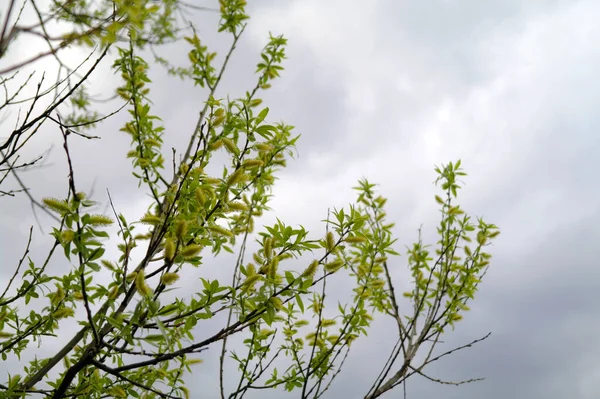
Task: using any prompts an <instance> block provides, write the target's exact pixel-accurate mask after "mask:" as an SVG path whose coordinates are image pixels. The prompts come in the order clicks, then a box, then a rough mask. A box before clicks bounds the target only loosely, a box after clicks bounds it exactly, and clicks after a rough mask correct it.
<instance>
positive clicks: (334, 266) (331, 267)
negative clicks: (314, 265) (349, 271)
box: [324, 259, 344, 272]
mask: <svg viewBox="0 0 600 399" xmlns="http://www.w3.org/2000/svg"><path fill="white" fill-rule="evenodd" d="M343 265H344V261H343V260H341V259H337V260H334V261H333V262H329V263H326V264H325V265H324V267H325V270H326V271H327V272H336V271H337V270H338V269H339V268H340V267H342V266H343Z"/></svg>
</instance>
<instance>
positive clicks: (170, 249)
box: [165, 238, 175, 262]
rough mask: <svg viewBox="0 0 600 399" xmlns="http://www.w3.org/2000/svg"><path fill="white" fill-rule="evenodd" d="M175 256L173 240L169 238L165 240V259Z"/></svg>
mask: <svg viewBox="0 0 600 399" xmlns="http://www.w3.org/2000/svg"><path fill="white" fill-rule="evenodd" d="M174 257H175V242H174V241H173V240H171V239H170V238H167V239H166V240H165V259H166V260H167V262H170V261H172V260H173V258H174Z"/></svg>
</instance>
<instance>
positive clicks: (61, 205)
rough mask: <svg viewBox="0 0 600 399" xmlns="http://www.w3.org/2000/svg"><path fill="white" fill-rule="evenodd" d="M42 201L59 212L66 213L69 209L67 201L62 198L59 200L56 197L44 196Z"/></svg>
mask: <svg viewBox="0 0 600 399" xmlns="http://www.w3.org/2000/svg"><path fill="white" fill-rule="evenodd" d="M42 202H43V203H44V205H46V207H48V208H50V209H51V210H53V211H54V212H57V213H60V214H64V213H67V212H69V211H70V210H71V209H70V208H69V204H68V203H67V201H64V200H59V199H56V198H44V199H43V200H42Z"/></svg>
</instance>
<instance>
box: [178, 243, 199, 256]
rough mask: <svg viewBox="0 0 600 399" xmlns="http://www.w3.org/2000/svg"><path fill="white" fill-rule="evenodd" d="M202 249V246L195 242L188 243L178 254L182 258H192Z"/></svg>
mask: <svg viewBox="0 0 600 399" xmlns="http://www.w3.org/2000/svg"><path fill="white" fill-rule="evenodd" d="M200 251H202V246H201V245H197V244H192V245H188V246H187V247H184V248H183V249H182V250H181V252H179V254H180V255H181V256H183V257H184V258H193V257H194V256H196V255H198V254H199V253H200Z"/></svg>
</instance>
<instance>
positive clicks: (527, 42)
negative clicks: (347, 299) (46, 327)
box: [0, 0, 600, 399]
mask: <svg viewBox="0 0 600 399" xmlns="http://www.w3.org/2000/svg"><path fill="white" fill-rule="evenodd" d="M205 4H207V5H208V4H209V2H205ZM249 12H250V15H251V16H252V19H251V21H250V24H249V27H248V29H247V31H246V32H245V34H244V35H245V36H244V38H243V39H242V41H241V43H240V45H239V46H238V51H237V53H236V54H235V56H234V57H233V60H232V67H231V69H230V70H229V72H228V73H227V74H226V76H225V82H224V85H223V87H222V90H221V92H220V93H219V94H220V95H221V96H225V95H226V94H227V93H230V94H231V95H232V96H236V95H241V94H243V92H244V91H246V90H248V89H250V88H251V87H252V85H253V82H254V80H253V79H254V75H253V72H254V70H255V65H256V63H257V62H258V59H259V57H258V54H259V51H260V49H261V48H262V47H263V45H264V44H265V43H266V40H267V38H268V33H269V32H270V31H271V32H273V33H275V34H279V33H283V34H284V35H285V36H286V37H287V38H288V39H289V46H288V49H287V55H288V60H287V61H286V62H285V67H286V70H285V71H284V73H283V77H282V79H281V80H279V81H276V82H275V83H274V84H273V89H271V90H270V91H269V92H268V94H266V95H265V96H264V99H265V105H267V106H269V107H270V108H271V112H270V114H269V118H271V119H272V120H274V121H278V120H283V121H285V122H286V123H288V124H291V125H294V126H296V130H297V132H298V133H300V134H302V138H301V139H300V141H299V144H298V151H299V157H298V158H297V159H296V160H294V161H291V162H289V167H288V168H287V170H285V171H284V172H282V173H280V175H279V177H280V180H279V181H278V182H277V184H276V189H275V192H274V194H275V197H274V200H273V202H272V208H273V212H272V213H271V214H270V215H268V216H267V217H266V218H265V222H264V223H267V222H268V221H272V220H273V219H274V217H275V215H276V216H277V217H279V218H280V219H282V220H283V221H285V222H286V223H288V224H292V225H294V224H302V225H304V226H306V227H307V228H309V229H311V230H314V231H315V234H317V235H320V234H322V233H323V229H324V226H323V225H322V224H321V223H319V221H320V220H321V219H324V218H325V216H326V213H327V208H328V207H332V206H338V207H339V206H344V205H346V204H347V203H349V202H351V201H353V200H354V193H353V190H352V189H351V188H352V187H353V186H354V185H355V183H356V181H357V180H358V179H359V178H361V177H367V178H368V179H369V180H370V181H372V182H374V183H378V184H379V185H380V186H379V189H380V191H381V193H382V194H383V195H384V196H386V197H388V198H389V201H388V204H387V206H388V210H389V212H388V214H389V219H390V220H393V221H395V222H397V226H396V228H395V233H396V234H397V236H398V237H399V242H398V245H397V249H398V250H403V249H404V245H408V244H410V243H411V242H412V240H414V239H415V238H416V234H417V229H418V228H419V226H420V225H421V224H423V226H424V230H425V232H426V234H425V236H426V238H431V239H434V238H435V236H433V235H432V234H431V233H432V232H434V231H435V230H434V229H435V223H436V222H437V217H438V216H437V215H438V214H437V210H436V206H435V202H434V201H433V194H434V192H435V191H434V187H433V185H432V181H433V180H434V179H435V174H434V172H433V166H434V164H440V163H445V162H448V161H454V160H457V159H462V162H463V167H464V168H465V170H466V171H467V172H468V174H469V176H468V177H467V178H466V179H465V181H466V187H465V189H464V190H463V192H462V204H463V207H464V208H465V209H466V210H467V211H468V212H469V213H472V214H474V215H478V216H484V217H485V219H486V220H487V221H488V222H492V223H495V224H497V225H498V226H499V227H500V228H501V230H502V234H501V236H500V237H499V238H498V239H497V241H496V243H495V244H494V246H493V248H492V253H493V255H494V258H493V259H492V266H491V269H490V271H489V273H488V274H487V276H486V278H485V281H484V283H483V284H482V286H481V290H480V292H479V293H478V296H477V297H476V300H475V302H473V303H472V304H471V308H472V311H471V312H469V313H468V314H467V315H466V316H465V320H464V321H462V322H461V323H459V324H457V328H456V330H455V331H454V332H452V333H451V334H449V335H448V336H447V337H446V340H447V341H446V342H447V345H448V347H450V346H451V345H453V344H454V345H460V344H464V343H467V342H469V341H471V340H473V339H476V338H479V337H481V336H483V335H485V334H486V333H488V332H492V335H491V337H490V338H489V339H488V340H486V341H484V342H483V343H481V344H479V345H477V346H475V347H473V348H470V349H468V350H466V351H464V352H461V353H459V354H457V355H455V356H450V357H448V358H446V359H445V360H443V361H441V362H440V363H438V364H435V365H433V366H432V367H431V368H430V369H429V374H430V375H431V376H432V377H435V378H439V379H443V380H464V379H469V378H473V377H486V379H485V380H484V381H482V382H476V383H472V384H467V385H463V386H459V387H454V386H441V385H438V384H435V383H433V382H430V381H426V380H424V379H422V378H421V379H419V378H417V377H415V378H414V379H411V380H409V383H408V385H407V393H408V397H409V398H429V397H436V396H438V395H443V396H444V397H446V398H449V399H455V398H456V399H458V398H461V399H479V398H482V397H485V398H490V399H504V398H511V397H514V398H528V399H538V398H540V399H542V398H544V399H563V398H565V397H571V398H581V399H591V398H598V397H600V388H599V385H598V383H597V381H600V360H598V359H600V344H598V342H597V341H598V340H597V337H598V336H600V310H598V303H600V301H599V300H600V271H599V269H598V262H597V259H598V256H597V254H596V251H597V250H596V248H599V247H600V246H599V244H598V243H600V185H598V183H597V172H598V171H599V170H600V156H598V153H599V152H600V135H599V134H598V130H599V129H600V112H598V110H597V107H598V105H600V101H599V100H600V95H599V93H600V79H598V76H597V71H598V70H600V24H598V18H599V17H600V2H598V1H596V0H588V1H585V0H580V1H576V0H564V1H559V0H545V1H542V0H487V1H481V0H463V1H459V0H429V1H417V0H412V1H410V0H396V1H381V0H380V1H376V0H372V1H369V2H366V1H348V0H338V1H334V0H327V1H324V0H297V1H291V0H271V1H267V0H260V1H252V2H251V6H250V7H249ZM194 21H196V23H197V24H198V25H199V26H200V30H199V31H200V32H201V35H202V36H201V37H203V38H206V43H207V44H208V45H209V46H211V47H212V48H213V49H215V50H218V51H220V52H224V51H225V50H226V46H227V45H228V43H229V38H228V37H225V36H224V35H222V36H217V35H216V34H215V33H214V32H215V31H216V29H215V27H216V22H217V20H216V19H215V18H214V16H211V15H210V14H197V15H196V17H195V19H194ZM36 43H37V42H36ZM32 46H34V45H32ZM40 46H41V44H40ZM16 48H17V50H14V51H15V53H12V54H9V56H10V57H13V58H10V59H16V58H18V56H19V52H26V51H31V49H32V48H33V47H27V48H26V47H25V46H17V47H16ZM82 55H83V53H77V51H72V52H71V53H69V57H71V58H72V60H73V61H75V60H80V59H81V57H82ZM162 55H163V56H165V57H167V58H169V59H171V60H173V61H177V60H179V61H181V62H184V61H185V60H186V58H187V49H186V47H185V46H174V47H171V48H168V49H166V50H164V51H163V53H162ZM4 62H8V61H5V60H3V61H2V62H0V67H1V66H2V64H3V63H4ZM44 65H46V64H38V65H37V66H36V68H38V69H41V68H43V66H44ZM151 76H152V77H153V80H154V82H155V83H154V84H153V86H152V89H153V95H152V99H153V101H154V103H155V105H154V108H153V112H154V113H155V114H157V115H159V116H161V117H162V118H163V121H164V125H165V127H166V128H167V130H166V135H165V139H166V142H167V148H169V147H170V146H175V147H178V148H179V149H182V148H183V147H182V144H183V142H184V141H183V140H184V139H185V137H186V136H187V135H188V134H189V133H190V132H191V130H192V127H193V123H195V118H196V115H197V112H198V109H199V107H200V106H201V101H203V99H204V96H203V92H201V91H200V90H199V89H198V88H194V87H191V86H190V85H188V84H184V83H181V82H179V81H177V80H176V79H173V78H168V77H167V76H166V75H165V74H164V72H163V71H161V70H160V68H158V67H156V68H153V69H152V70H151ZM116 83H117V81H116V78H114V77H113V76H112V72H110V70H109V69H108V68H104V69H100V70H99V71H98V72H97V74H96V75H94V77H93V80H92V88H93V90H95V93H98V94H107V93H106V87H111V86H112V87H114V85H115V84H116ZM113 105H114V104H113ZM109 108H110V107H109ZM12 116H14V114H13V115H12ZM125 121H126V115H125V114H124V113H123V114H121V115H119V116H117V117H115V118H114V119H113V120H110V121H108V122H106V123H104V124H102V125H101V126H100V127H99V129H98V130H97V131H96V133H95V134H98V135H99V136H101V137H102V139H101V140H96V141H86V142H83V141H80V142H78V143H74V144H73V146H74V148H76V151H75V156H74V161H75V166H76V173H77V175H76V177H77V179H78V184H79V185H80V187H81V188H80V189H81V190H86V191H88V192H89V190H90V189H92V188H93V190H94V196H95V198H96V199H98V200H99V201H101V202H103V203H105V202H106V190H107V189H109V190H110V192H111V195H112V196H113V199H114V200H115V205H116V206H117V208H118V210H119V211H120V212H123V213H124V214H126V215H128V216H130V217H131V218H133V217H139V216H141V215H142V214H143V213H144V212H145V206H146V205H147V204H148V199H147V197H146V196H145V192H144V191H143V190H142V189H138V188H137V182H136V180H135V178H133V177H132V176H131V174H130V166H129V165H130V163H129V160H126V159H124V154H126V152H127V151H128V148H127V147H128V140H129V138H128V137H127V136H126V135H125V134H123V133H122V132H119V131H118V129H119V128H120V127H121V126H122V125H123V123H124V122H125ZM8 126H9V125H4V127H3V128H2V131H1V133H0V134H1V135H2V136H4V135H5V134H6V133H7V131H8V130H7V128H8ZM58 138H59V132H58V131H56V130H55V129H52V128H47V129H46V130H43V131H42V133H41V134H40V135H38V137H37V138H36V140H35V141H34V142H32V143H31V144H30V145H29V147H27V148H26V152H25V154H27V155H30V156H31V155H35V154H38V153H40V152H41V151H44V150H45V149H47V148H48V146H49V145H51V144H52V143H58V141H57V139H58ZM65 170H66V169H65V165H64V156H63V154H62V152H61V149H60V146H57V147H56V148H54V150H53V151H52V152H51V154H50V156H49V158H48V160H47V166H46V167H45V168H44V169H42V170H39V169H38V170H35V171H33V172H30V173H27V174H24V175H23V177H24V179H25V180H26V183H27V185H28V186H30V187H32V193H33V194H34V195H35V196H36V197H37V198H41V197H45V196H57V197H62V196H64V195H65V193H66V191H67V185H66V184H67V183H66V179H65V176H66V175H65ZM24 198H25V197H18V198H6V197H3V198H0V210H1V218H0V237H1V240H0V265H1V269H0V278H2V279H6V278H7V275H8V273H9V272H10V271H11V270H12V265H14V264H16V261H17V260H18V259H19V257H20V256H21V254H22V250H23V248H24V246H25V242H26V234H27V232H28V229H29V226H31V225H35V220H34V219H33V215H32V212H31V209H30V207H29V204H28V203H27V201H26V200H25V199H24ZM41 220H43V221H44V223H45V226H49V224H48V223H49V220H47V219H44V218H43V217H41ZM48 231H49V229H48V228H46V229H45V235H44V234H42V233H41V232H40V231H39V229H37V228H36V232H35V236H34V238H35V241H34V244H33V250H32V257H33V258H34V259H35V260H36V261H39V260H40V259H42V257H43V255H44V254H45V251H47V248H48V245H49V243H50V241H49V239H48V238H47V233H48ZM45 237H46V238H45ZM111 253H112V254H113V255H114V254H115V253H116V252H115V251H114V250H112V252H111V251H108V252H107V254H111ZM405 261H406V259H405V257H401V258H398V259H396V261H395V262H396V265H395V266H394V267H395V269H396V270H397V272H396V274H395V276H394V277H395V278H396V279H397V281H399V283H398V284H400V285H401V284H403V283H402V281H404V280H405V279H406V278H407V277H406V272H405ZM56 267H57V268H60V267H66V266H62V265H59V264H57V265H56ZM205 270H207V273H209V274H210V273H211V271H210V270H209V267H208V266H207V267H206V268H205ZM217 274H218V273H217ZM403 279H404V280H403ZM227 281H228V280H227ZM188 285H189V284H188ZM186 289H193V286H188V287H187V288H186ZM64 332H65V334H64V336H65V337H67V336H68V335H69V334H68V333H69V332H71V331H69V330H68V329H65V330H64ZM200 333H201V332H200ZM62 336H63V329H61V337H62ZM395 337H396V336H395V330H394V329H393V328H392V327H391V326H390V325H389V324H387V322H385V321H381V322H377V323H375V325H374V328H373V329H372V330H371V332H370V334H369V336H368V337H367V338H363V339H362V341H359V342H358V343H357V344H356V345H355V347H354V348H353V352H352V353H351V356H350V359H349V360H348V362H347V363H346V366H345V369H344V370H345V371H344V372H342V374H341V375H340V377H338V379H337V381H336V383H335V384H334V386H333V387H332V389H331V391H330V392H329V395H326V397H330V398H335V397H350V398H353V397H357V398H358V397H362V396H364V394H365V393H366V391H367V390H368V387H369V386H370V384H371V382H372V379H373V377H374V375H375V373H376V370H378V369H379V367H381V366H382V364H383V362H384V361H385V358H386V355H387V353H389V350H390V348H391V347H392V346H393V345H394V342H395ZM67 338H68V337H67ZM48 342H49V344H48V345H45V346H44V347H43V348H42V349H41V350H40V351H39V352H37V353H38V357H39V356H40V353H43V354H46V355H50V354H51V353H52V351H53V350H54V349H56V348H57V347H58V344H57V343H54V344H50V342H52V341H48ZM219 350H220V347H219V348H216V347H215V348H211V349H210V350H209V353H207V359H206V363H205V364H204V365H203V366H198V368H197V370H198V371H196V372H195V373H194V375H193V378H191V379H190V380H189V381H190V388H191V389H192V392H194V395H193V397H212V396H211V394H210V393H209V392H215V391H214V389H215V388H216V384H215V381H216V380H215V370H216V369H215V366H214V365H215V363H214V359H216V356H217V354H218V352H219ZM46 352H47V353H46ZM211 359H212V360H211ZM0 367H2V366H0ZM261 394H262V392H261ZM400 394H401V391H400V390H396V391H394V392H393V393H392V394H389V395H387V396H386V397H400ZM281 395H282V394H281V392H277V393H275V394H274V396H271V397H279V396H281ZM295 396H296V395H292V396H291V397H295Z"/></svg>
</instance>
